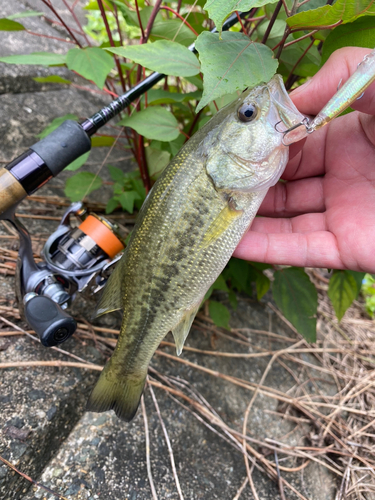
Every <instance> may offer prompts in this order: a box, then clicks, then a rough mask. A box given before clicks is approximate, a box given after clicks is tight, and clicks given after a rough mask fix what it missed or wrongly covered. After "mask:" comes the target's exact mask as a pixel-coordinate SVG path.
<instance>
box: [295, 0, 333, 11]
mask: <svg viewBox="0 0 375 500" xmlns="http://www.w3.org/2000/svg"><path fill="white" fill-rule="evenodd" d="M324 5H327V0H309V1H308V2H307V3H303V4H302V5H300V6H299V7H298V9H297V12H304V11H306V10H313V9H318V8H319V7H323V6H324Z"/></svg>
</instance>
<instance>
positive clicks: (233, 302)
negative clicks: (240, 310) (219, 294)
mask: <svg viewBox="0 0 375 500" xmlns="http://www.w3.org/2000/svg"><path fill="white" fill-rule="evenodd" d="M228 299H229V303H230V305H231V307H232V309H234V310H235V311H236V309H237V307H238V300H237V296H236V294H235V293H234V291H233V290H229V292H228Z"/></svg>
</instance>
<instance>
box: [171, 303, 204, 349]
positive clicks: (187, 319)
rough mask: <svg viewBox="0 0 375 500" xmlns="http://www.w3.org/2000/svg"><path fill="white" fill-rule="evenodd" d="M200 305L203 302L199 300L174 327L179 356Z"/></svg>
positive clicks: (173, 331) (173, 332)
mask: <svg viewBox="0 0 375 500" xmlns="http://www.w3.org/2000/svg"><path fill="white" fill-rule="evenodd" d="M200 305H201V303H200V302H199V304H198V305H195V306H194V307H192V308H191V309H189V310H188V311H186V313H185V315H184V316H183V318H182V319H181V321H180V322H179V323H178V324H177V325H176V326H175V327H174V328H172V334H173V338H174V341H175V344H176V352H177V356H179V355H180V354H181V353H182V349H183V347H184V344H185V340H186V337H187V336H188V335H189V331H190V328H191V325H192V324H193V321H194V318H195V316H196V314H197V312H198V309H199V307H200Z"/></svg>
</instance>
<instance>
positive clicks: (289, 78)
mask: <svg viewBox="0 0 375 500" xmlns="http://www.w3.org/2000/svg"><path fill="white" fill-rule="evenodd" d="M313 43H314V40H311V43H310V44H309V46H308V47H307V49H306V50H305V51H304V53H303V54H302V55H301V57H300V58H299V59H298V61H297V62H296V64H295V65H294V66H293V68H292V70H291V72H290V73H289V76H288V78H287V80H286V82H285V88H286V90H289V88H290V87H291V81H292V78H293V72H294V70H295V69H296V67H297V66H298V65H299V63H300V62H301V61H302V59H303V58H304V57H305V55H306V54H307V52H308V51H309V50H310V49H311V47H312V46H313Z"/></svg>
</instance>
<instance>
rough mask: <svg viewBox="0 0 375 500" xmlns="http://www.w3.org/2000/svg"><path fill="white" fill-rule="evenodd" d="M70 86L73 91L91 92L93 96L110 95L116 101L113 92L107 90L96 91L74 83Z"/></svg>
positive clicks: (116, 95)
mask: <svg viewBox="0 0 375 500" xmlns="http://www.w3.org/2000/svg"><path fill="white" fill-rule="evenodd" d="M71 86H72V87H74V88H75V89H80V90H85V91H86V92H92V93H93V94H101V95H108V94H109V95H110V96H112V97H114V98H116V99H117V97H118V94H116V93H115V92H111V91H110V90H108V89H105V88H103V90H97V89H90V88H89V87H85V86H83V85H77V84H76V83H71Z"/></svg>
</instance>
